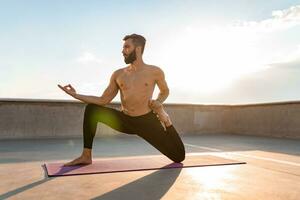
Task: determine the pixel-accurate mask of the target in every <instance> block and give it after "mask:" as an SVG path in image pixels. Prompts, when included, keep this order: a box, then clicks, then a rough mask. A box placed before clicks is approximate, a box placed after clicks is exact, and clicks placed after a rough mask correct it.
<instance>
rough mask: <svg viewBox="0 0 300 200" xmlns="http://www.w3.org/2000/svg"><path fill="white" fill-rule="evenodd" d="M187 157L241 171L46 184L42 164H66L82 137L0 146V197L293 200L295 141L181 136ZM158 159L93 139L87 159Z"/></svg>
mask: <svg viewBox="0 0 300 200" xmlns="http://www.w3.org/2000/svg"><path fill="white" fill-rule="evenodd" d="M182 139H183V141H184V144H185V147H186V152H187V153H195V154H211V155H217V156H221V157H225V158H231V159H235V160H239V161H246V162H247V164H243V165H225V166H209V167H193V168H182V169H164V170H147V171H137V172H120V173H106V174H92V175H81V176H65V177H54V178H48V177H47V176H46V175H45V173H44V170H43V168H42V167H41V165H42V164H44V163H45V162H51V161H53V162H57V161H69V160H71V159H73V158H75V157H77V156H78V155H79V154H80V153H81V149H82V139H81V138H77V139H76V138H69V139H59V140H58V139H43V140H41V139H39V140H38V139H32V140H2V141H0V180H1V181H0V199H113V200H116V199H146V200H147V199H172V200H173V199H180V200H181V199H188V200H191V199H239V200H241V199H251V200H252V199H264V200H265V199H284V200H288V199H295V200H296V199H299V198H300V140H289V139H278V138H268V137H254V136H239V135H199V136H184V137H182ZM151 154H156V155H157V154H160V153H159V152H158V151H157V150H156V149H154V148H153V147H152V146H150V145H149V144H148V143H146V142H145V141H143V140H142V139H140V138H138V137H136V136H131V135H124V136H120V137H109V138H108V137H99V138H96V139H95V140H94V150H93V157H94V158H95V159H96V158H102V157H122V156H137V155H151Z"/></svg>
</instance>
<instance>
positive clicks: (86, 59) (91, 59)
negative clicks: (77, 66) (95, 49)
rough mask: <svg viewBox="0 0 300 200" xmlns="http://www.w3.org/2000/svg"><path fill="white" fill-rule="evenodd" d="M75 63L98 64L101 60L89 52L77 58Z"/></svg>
mask: <svg viewBox="0 0 300 200" xmlns="http://www.w3.org/2000/svg"><path fill="white" fill-rule="evenodd" d="M77 62H79V63H81V64H91V63H96V64H100V63H102V59H100V58H97V56H96V55H95V54H93V53H91V52H83V53H82V54H81V55H80V56H79V58H77Z"/></svg>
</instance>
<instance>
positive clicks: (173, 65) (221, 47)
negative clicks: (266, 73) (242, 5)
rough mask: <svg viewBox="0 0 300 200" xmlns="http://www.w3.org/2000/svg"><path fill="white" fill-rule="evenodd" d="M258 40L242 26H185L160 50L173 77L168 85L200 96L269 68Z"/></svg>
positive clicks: (224, 87) (222, 88)
mask: <svg viewBox="0 0 300 200" xmlns="http://www.w3.org/2000/svg"><path fill="white" fill-rule="evenodd" d="M257 39H258V36H257V35H256V34H255V33H254V32H251V31H249V30H244V29H243V28H241V27H233V26H232V27H224V28H220V27H218V28H210V29H195V28H193V27H187V28H186V30H184V31H183V32H181V33H178V34H177V35H175V36H174V37H172V38H169V40H168V42H167V43H166V44H165V46H164V48H163V49H162V50H161V51H163V52H162V54H163V55H165V56H164V58H163V63H164V65H166V66H169V68H168V69H167V71H168V73H171V74H175V75H172V76H173V77H174V78H173V80H170V82H171V83H172V84H174V85H177V86H178V87H181V88H183V89H187V90H188V91H192V92H197V93H200V94H201V93H202V94H209V93H214V92H218V91H220V90H224V89H226V88H228V87H230V86H231V85H232V84H233V83H234V81H235V80H236V79H238V78H240V77H241V76H243V75H248V74H250V73H254V72H257V71H259V70H262V69H265V68H267V67H268V66H267V65H265V64H264V63H266V61H264V60H263V59H261V58H260V56H259V52H258V51H257V48H258V47H257V44H256V43H257ZM179 74H180V75H181V76H180V81H179V79H178V75H179ZM182 75H184V76H182ZM175 77H176V78H175ZM195 84H196V86H197V87H194V88H191V85H195Z"/></svg>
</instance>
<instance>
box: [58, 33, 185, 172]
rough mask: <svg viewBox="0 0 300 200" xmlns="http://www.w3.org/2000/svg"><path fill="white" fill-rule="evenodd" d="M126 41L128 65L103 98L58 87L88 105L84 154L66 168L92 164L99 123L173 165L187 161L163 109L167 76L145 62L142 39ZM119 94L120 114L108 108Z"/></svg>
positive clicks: (113, 78) (127, 38)
mask: <svg viewBox="0 0 300 200" xmlns="http://www.w3.org/2000/svg"><path fill="white" fill-rule="evenodd" d="M123 40H124V44H123V51H122V54H123V56H124V61H125V63H126V64H129V65H128V66H126V67H124V68H121V69H118V70H116V71H115V72H114V73H113V74H112V76H111V78H110V82H109V85H108V87H107V88H106V89H105V91H104V92H103V94H102V96H100V97H97V96H87V95H81V94H77V93H76V90H75V89H74V88H73V87H72V86H71V85H70V84H68V85H66V86H61V85H58V87H59V88H61V89H62V90H63V91H65V92H66V93H67V94H69V95H71V96H72V97H74V98H75V99H78V100H81V101H83V102H85V103H87V106H86V108H85V113H84V122H83V138H84V142H83V143H84V148H83V152H82V154H81V156H80V157H78V158H76V159H74V160H73V161H71V162H68V163H65V164H64V166H71V165H78V164H91V163H92V144H93V138H94V136H95V133H96V128H97V123H98V122H101V123H104V124H106V125H108V126H110V127H111V128H113V129H115V130H118V131H120V132H123V133H126V134H136V135H138V136H140V137H142V138H143V139H145V140H146V141H147V142H148V143H150V144H151V145H152V146H154V147H155V148H156V149H158V150H159V151H160V152H161V153H163V154H164V155H166V156H167V157H168V158H170V159H171V160H173V161H174V162H181V161H183V160H184V159H185V149H184V145H183V143H182V141H181V139H180V137H179V135H178V133H177V131H176V129H175V128H174V126H173V124H172V122H171V119H170V117H169V116H168V114H167V113H166V112H165V111H164V109H163V106H162V103H163V102H164V101H165V99H166V98H167V97H168V95H169V89H168V86H167V83H166V81H165V77H164V72H163V71H162V69H160V68H159V67H157V66H153V65H148V64H145V63H144V62H143V59H142V55H143V52H144V47H145V43H146V40H145V38H144V37H143V36H141V35H137V34H131V35H127V36H125V37H124V38H123ZM156 84H157V86H158V88H159V90H160V92H159V95H158V97H157V99H156V100H152V95H153V91H154V88H155V85H156ZM119 90H120V94H121V111H119V110H117V109H113V108H109V107H106V106H105V105H106V104H108V103H110V102H111V101H112V99H113V98H114V97H115V96H116V95H117V93H118V91H119Z"/></svg>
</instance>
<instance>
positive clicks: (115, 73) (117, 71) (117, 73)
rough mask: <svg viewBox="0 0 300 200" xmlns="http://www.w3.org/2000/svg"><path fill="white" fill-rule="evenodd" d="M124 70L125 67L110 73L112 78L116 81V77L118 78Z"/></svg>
mask: <svg viewBox="0 0 300 200" xmlns="http://www.w3.org/2000/svg"><path fill="white" fill-rule="evenodd" d="M125 68H126V67H123V68H119V69H117V70H115V71H114V72H113V73H112V77H113V78H115V79H116V78H117V77H118V76H120V74H122V73H123V71H124V69H125Z"/></svg>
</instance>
